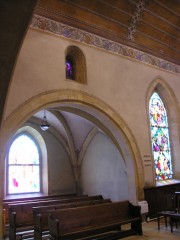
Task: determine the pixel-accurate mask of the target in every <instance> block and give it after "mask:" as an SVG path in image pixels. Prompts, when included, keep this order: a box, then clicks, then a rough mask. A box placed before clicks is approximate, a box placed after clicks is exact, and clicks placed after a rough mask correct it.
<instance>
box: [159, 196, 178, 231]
mask: <svg viewBox="0 0 180 240" xmlns="http://www.w3.org/2000/svg"><path fill="white" fill-rule="evenodd" d="M176 211H177V206H176V196H175V194H166V195H165V196H164V207H163V211H161V212H158V213H157V215H158V229H159V230H160V217H164V220H165V225H166V228H167V218H169V217H170V215H171V214H173V213H175V212H176Z"/></svg>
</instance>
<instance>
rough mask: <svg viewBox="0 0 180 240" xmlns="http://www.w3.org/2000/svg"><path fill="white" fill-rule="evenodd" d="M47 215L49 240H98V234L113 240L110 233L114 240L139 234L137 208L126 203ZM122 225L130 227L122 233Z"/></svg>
mask: <svg viewBox="0 0 180 240" xmlns="http://www.w3.org/2000/svg"><path fill="white" fill-rule="evenodd" d="M49 212H50V214H49V231H50V239H52V240H61V239H63V240H65V239H66V240H67V239H68V240H70V239H73V240H74V239H78V238H82V239H97V236H98V234H103V235H105V234H107V235H108V234H111V235H112V236H111V237H112V238H111V237H110V236H108V238H106V239H113V234H115V235H116V237H117V238H116V239H118V237H119V238H120V237H121V236H122V235H123V236H126V235H127V236H128V235H132V234H138V235H142V219H141V214H140V207H139V206H133V205H132V204H131V203H129V202H128V201H123V202H114V203H107V204H98V205H94V206H86V207H80V208H70V209H61V210H54V211H49ZM124 224H131V228H130V229H129V230H126V231H125V230H124V231H122V230H121V226H122V225H124ZM113 231H115V232H113Z"/></svg>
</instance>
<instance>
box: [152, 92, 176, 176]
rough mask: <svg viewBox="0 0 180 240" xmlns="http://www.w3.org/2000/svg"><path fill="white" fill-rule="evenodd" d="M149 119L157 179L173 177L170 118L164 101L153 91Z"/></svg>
mask: <svg viewBox="0 0 180 240" xmlns="http://www.w3.org/2000/svg"><path fill="white" fill-rule="evenodd" d="M149 119H150V126H151V143H152V151H153V156H154V163H155V165H154V166H155V172H156V180H166V179H171V178H172V176H173V171H172V161H171V148H170V141H169V128H168V118H167V113H166V109H165V107H164V104H163V101H162V100H161V98H160V96H159V95H158V94H157V93H153V95H152V96H151V99H150V102H149Z"/></svg>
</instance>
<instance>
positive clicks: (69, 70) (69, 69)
mask: <svg viewBox="0 0 180 240" xmlns="http://www.w3.org/2000/svg"><path fill="white" fill-rule="evenodd" d="M74 70H75V69H74V61H73V60H72V59H71V58H70V57H66V78H68V79H73V80H74Z"/></svg>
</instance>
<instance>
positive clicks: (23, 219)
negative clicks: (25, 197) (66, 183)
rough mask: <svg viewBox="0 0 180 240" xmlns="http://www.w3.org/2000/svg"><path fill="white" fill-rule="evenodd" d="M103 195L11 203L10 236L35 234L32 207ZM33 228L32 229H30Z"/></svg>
mask: <svg viewBox="0 0 180 240" xmlns="http://www.w3.org/2000/svg"><path fill="white" fill-rule="evenodd" d="M102 198H103V197H102V195H96V196H90V197H88V196H81V197H71V198H67V199H56V200H52V199H51V200H49V201H35V202H26V203H17V204H9V238H10V240H15V239H16V235H17V236H19V237H21V238H22V236H23V235H25V234H26V233H27V234H30V232H31V234H33V225H34V223H33V212H32V207H36V206H48V205H53V204H54V205H55V204H65V203H72V202H78V201H79V202H80V201H84V200H85V199H87V200H88V199H102ZM30 230H31V231H30Z"/></svg>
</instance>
